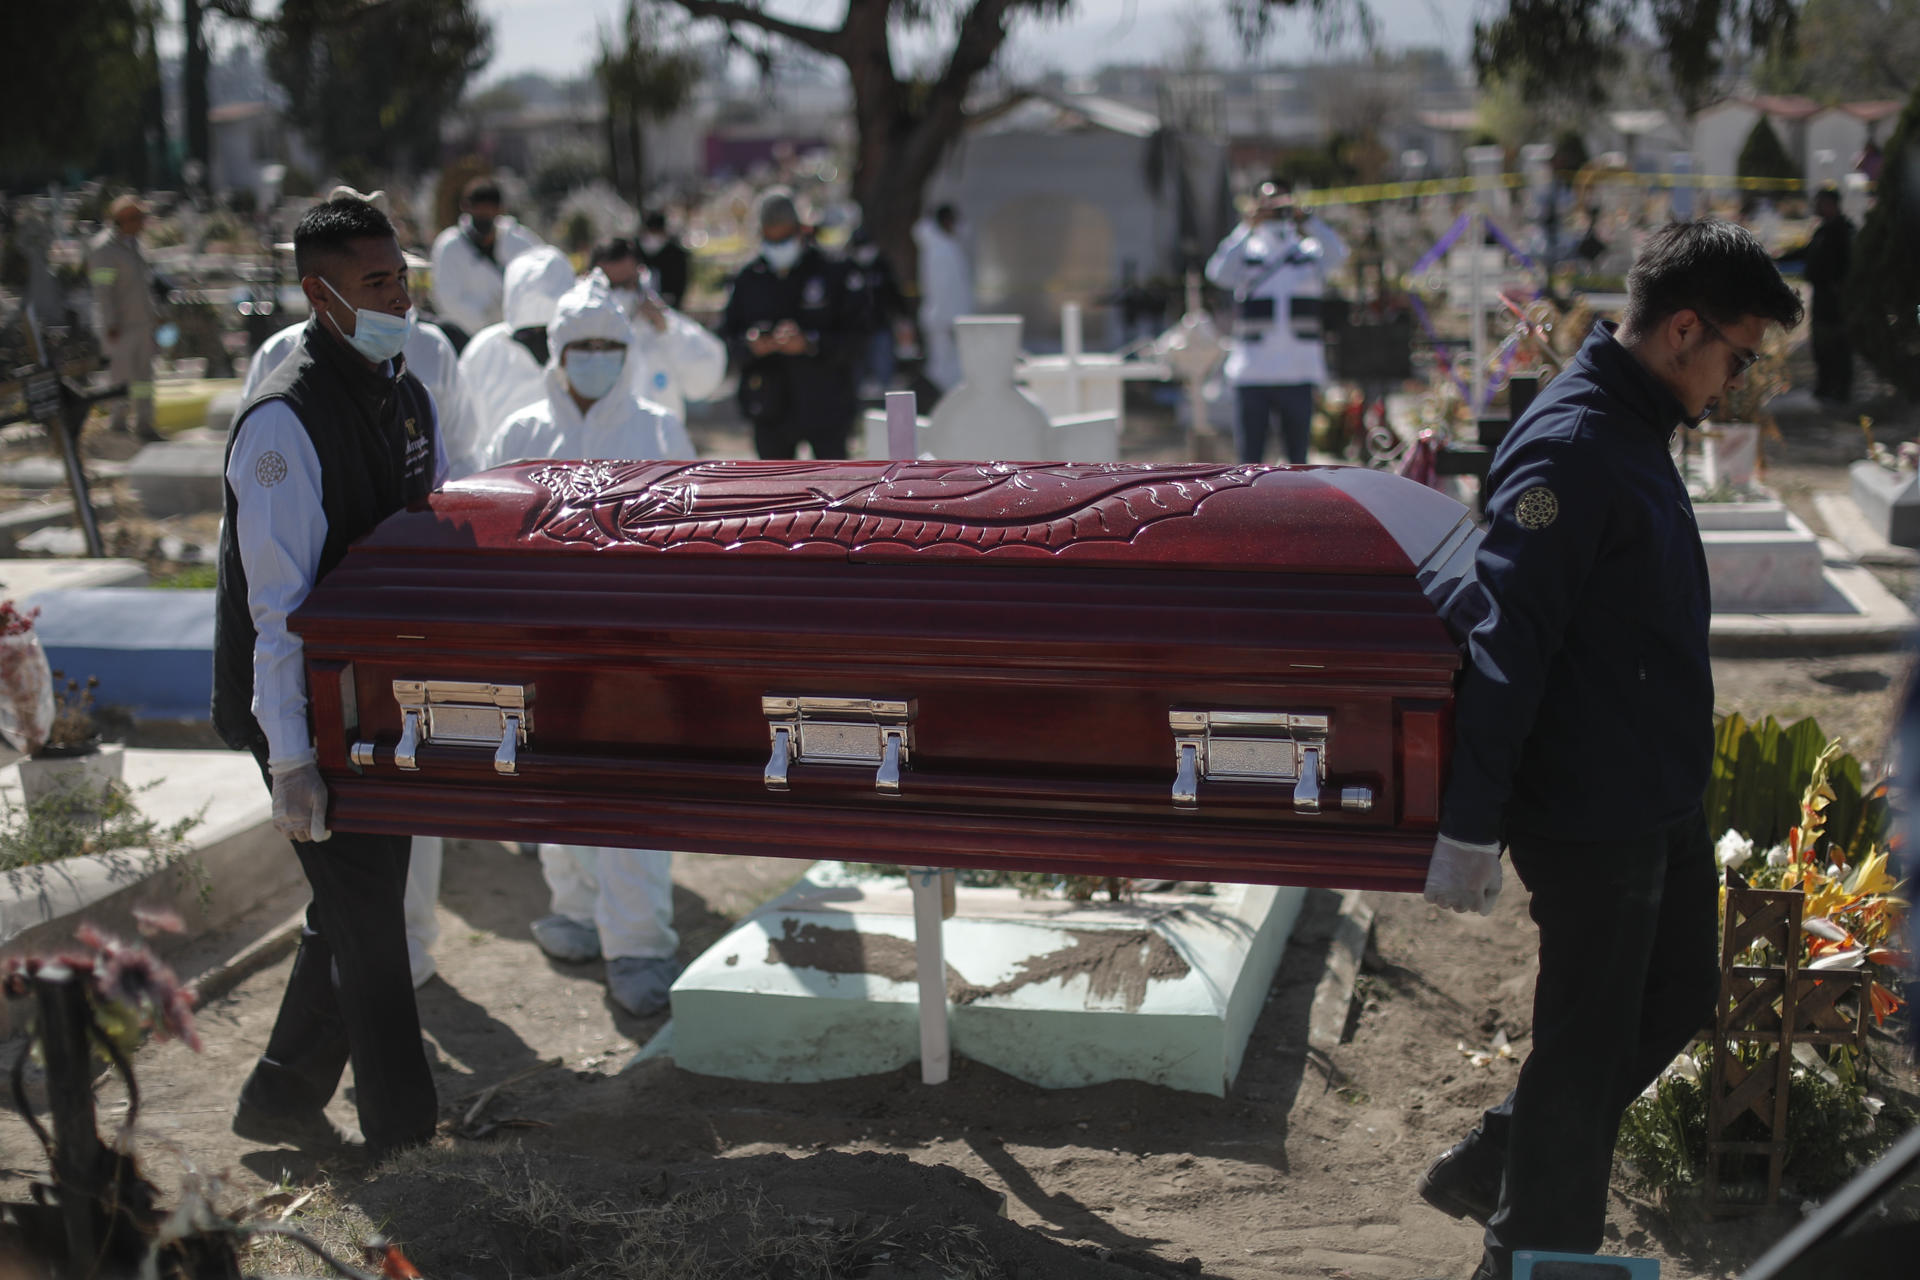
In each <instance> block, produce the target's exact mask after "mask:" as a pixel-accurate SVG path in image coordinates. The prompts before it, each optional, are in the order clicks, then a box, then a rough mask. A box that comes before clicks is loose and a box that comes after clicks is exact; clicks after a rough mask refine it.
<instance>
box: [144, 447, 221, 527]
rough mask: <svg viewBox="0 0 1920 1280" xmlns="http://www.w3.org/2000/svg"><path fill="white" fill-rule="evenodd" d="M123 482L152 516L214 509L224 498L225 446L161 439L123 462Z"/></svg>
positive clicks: (158, 516)
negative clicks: (124, 477) (124, 481)
mask: <svg viewBox="0 0 1920 1280" xmlns="http://www.w3.org/2000/svg"><path fill="white" fill-rule="evenodd" d="M127 483H128V484H129V485H130V486H131V487H132V489H133V492H134V494H135V495H136V496H137V497H138V498H139V499H140V509H141V510H142V511H144V512H145V513H146V514H147V515H148V516H149V517H151V518H153V519H156V520H157V519H163V518H165V517H167V516H182V515H192V514H193V513H195V512H200V511H218V510H220V509H221V507H222V505H223V504H224V502H225V498H226V445H225V444H223V443H217V442H213V441H193V442H176V441H170V440H166V441H161V442H160V443H158V444H150V445H148V446H147V447H146V448H144V449H142V450H141V451H140V452H139V453H136V454H134V455H133V460H132V461H131V462H129V463H128V464H127Z"/></svg>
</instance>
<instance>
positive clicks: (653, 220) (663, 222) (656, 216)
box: [640, 209, 667, 231]
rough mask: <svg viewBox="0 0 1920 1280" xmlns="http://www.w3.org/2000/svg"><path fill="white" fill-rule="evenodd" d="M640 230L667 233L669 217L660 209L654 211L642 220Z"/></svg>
mask: <svg viewBox="0 0 1920 1280" xmlns="http://www.w3.org/2000/svg"><path fill="white" fill-rule="evenodd" d="M640 229H641V230H642V231H665V230H666V229H667V215H666V214H664V213H662V212H660V211H659V210H658V209H655V210H653V211H652V212H650V213H648V214H647V216H646V217H644V218H642V219H640Z"/></svg>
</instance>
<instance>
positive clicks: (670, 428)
mask: <svg viewBox="0 0 1920 1280" xmlns="http://www.w3.org/2000/svg"><path fill="white" fill-rule="evenodd" d="M547 336H548V343H549V346H550V347H551V348H552V352H553V355H552V358H551V359H550V360H549V361H548V362H547V371H546V386H547V395H546V399H545V400H544V401H541V402H540V403H537V404H531V405H528V406H527V407H526V408H524V409H522V410H521V411H520V412H518V413H516V414H515V415H514V416H513V417H512V418H511V419H509V420H508V421H507V422H506V423H504V424H503V425H502V426H501V428H500V431H499V433H498V434H497V435H496V436H495V437H494V439H493V441H492V443H491V445H490V446H489V447H488V449H487V452H486V455H485V465H487V466H489V467H496V466H500V465H501V464H503V463H507V462H516V461H521V460H525V459H531V458H620V459H642V458H692V457H694V456H695V454H694V452H693V442H692V441H691V440H689V439H688V438H687V431H686V428H685V427H684V426H682V425H681V423H680V419H679V418H677V417H675V416H674V415H672V414H670V413H667V412H665V411H664V410H662V409H661V408H659V406H657V405H651V404H648V403H646V402H645V401H643V400H641V399H639V398H638V397H637V396H634V395H632V394H631V393H630V392H629V391H628V389H627V387H626V386H625V384H624V382H623V383H622V384H619V385H616V386H615V388H614V390H613V392H612V393H611V394H609V395H607V396H606V397H604V398H603V399H600V400H597V401H595V402H594V403H593V405H592V406H591V407H590V408H589V409H588V410H587V412H586V413H585V414H584V415H583V414H582V413H581V412H580V407H579V406H578V405H577V404H575V403H574V399H573V395H572V392H571V390H570V388H569V384H568V382H567V376H566V374H565V373H564V372H563V371H562V369H561V364H560V357H561V353H562V352H563V351H564V350H565V349H566V346H567V344H568V343H569V342H578V341H581V340H582V339H586V338H610V339H613V340H615V341H618V342H623V343H627V344H628V346H629V350H631V345H632V341H633V328H632V326H631V325H630V324H628V322H627V318H626V316H625V314H624V313H623V312H622V310H621V308H620V307H619V305H618V304H617V303H616V302H615V301H614V300H613V297H612V295H611V293H610V292H609V291H608V289H607V287H606V281H605V278H604V277H601V276H597V275H594V276H588V277H587V278H586V279H584V280H582V281H580V282H579V283H578V284H577V285H575V286H574V287H573V288H572V289H570V290H568V292H567V295H566V297H564V298H562V299H561V300H560V305H559V307H558V308H557V309H556V311H555V313H554V317H553V323H552V324H551V325H550V326H549V327H548V330H547ZM540 869H541V871H542V872H543V873H544V874H545V876H546V879H547V888H548V889H549V890H550V891H551V893H552V895H553V899H552V901H553V914H555V915H561V916H566V917H568V918H570V919H572V920H576V921H579V922H580V923H582V924H586V923H588V922H592V924H593V925H594V927H595V928H596V929H597V930H598V931H599V934H600V954H601V955H603V956H605V957H606V958H607V959H608V960H610V961H611V960H617V959H620V958H622V957H625V956H633V957H637V958H643V959H653V958H659V957H668V956H672V955H673V953H674V950H675V948H677V947H678V946H679V945H680V936H679V934H677V933H675V932H674V928H673V854H672V853H670V852H667V851H664V850H658V849H617V848H611V847H603V846H591V845H564V844H543V845H541V846H540Z"/></svg>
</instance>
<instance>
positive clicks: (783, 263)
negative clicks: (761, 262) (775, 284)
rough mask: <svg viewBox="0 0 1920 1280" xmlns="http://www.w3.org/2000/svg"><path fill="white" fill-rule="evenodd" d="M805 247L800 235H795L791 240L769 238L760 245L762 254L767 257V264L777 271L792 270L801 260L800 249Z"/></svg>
mask: <svg viewBox="0 0 1920 1280" xmlns="http://www.w3.org/2000/svg"><path fill="white" fill-rule="evenodd" d="M803 247H804V246H802V245H801V243H800V237H799V236H794V237H793V238H792V239H790V240H777V241H776V240H769V241H766V242H765V243H763V244H762V245H761V246H760V256H761V257H763V258H765V259H766V260H767V265H768V266H770V267H772V268H773V269H774V270H775V271H791V270H792V269H793V264H794V263H796V262H798V261H800V251H801V249H802V248H803Z"/></svg>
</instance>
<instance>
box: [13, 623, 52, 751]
mask: <svg viewBox="0 0 1920 1280" xmlns="http://www.w3.org/2000/svg"><path fill="white" fill-rule="evenodd" d="M53 711H54V707H53V672H52V670H50V669H49V668H48V666H47V654H46V651H45V650H44V649H42V648H41V647H40V637H39V636H38V635H36V634H35V633H33V632H32V631H19V632H14V633H13V634H10V635H0V736H4V737H5V738H6V740H7V741H8V742H9V743H11V744H12V745H13V748H14V749H15V750H16V751H24V752H26V753H28V754H29V755H31V754H32V753H33V752H35V751H38V750H39V749H40V745H41V744H42V743H44V742H45V741H46V740H47V734H48V733H49V732H50V731H51V730H52V728H53Z"/></svg>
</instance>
